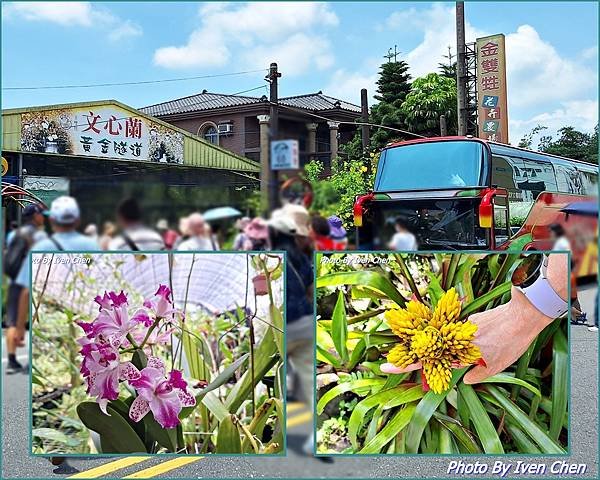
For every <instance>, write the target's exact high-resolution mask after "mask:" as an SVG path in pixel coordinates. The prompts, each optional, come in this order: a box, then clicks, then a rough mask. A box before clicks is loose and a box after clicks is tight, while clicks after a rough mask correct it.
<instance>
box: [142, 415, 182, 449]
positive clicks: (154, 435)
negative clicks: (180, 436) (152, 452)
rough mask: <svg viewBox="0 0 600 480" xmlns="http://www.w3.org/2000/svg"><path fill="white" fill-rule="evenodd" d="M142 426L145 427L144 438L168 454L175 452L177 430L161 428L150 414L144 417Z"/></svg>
mask: <svg viewBox="0 0 600 480" xmlns="http://www.w3.org/2000/svg"><path fill="white" fill-rule="evenodd" d="M144 426H145V427H146V438H147V439H148V440H150V439H152V440H154V441H155V442H156V443H158V444H159V445H160V446H161V447H165V448H166V449H167V450H168V451H169V452H176V451H177V429H176V428H163V427H161V426H160V424H159V423H158V422H157V421H156V420H155V419H154V416H153V415H152V414H151V413H148V414H147V415H146V416H145V417H144Z"/></svg>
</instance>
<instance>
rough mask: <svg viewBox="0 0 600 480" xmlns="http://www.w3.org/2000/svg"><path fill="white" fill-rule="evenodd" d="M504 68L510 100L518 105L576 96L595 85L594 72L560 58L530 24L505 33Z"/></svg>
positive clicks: (531, 104)
mask: <svg viewBox="0 0 600 480" xmlns="http://www.w3.org/2000/svg"><path fill="white" fill-rule="evenodd" d="M506 68H507V78H508V95H509V99H510V103H512V104H514V105H515V106H518V107H519V108H523V107H527V106H542V105H544V104H548V103H554V102H561V101H568V100H573V99H577V98H580V95H581V94H582V92H586V93H587V94H589V93H591V91H592V90H595V89H596V88H597V87H596V85H597V79H598V77H597V74H596V72H594V71H593V70H591V69H590V68H588V67H586V66H585V65H583V64H581V63H578V62H576V61H575V60H570V59H568V58H563V57H561V56H560V55H559V54H558V52H557V51H556V49H555V48H554V47H553V46H552V45H550V44H549V43H548V42H545V41H544V40H542V39H541V38H540V36H539V34H538V33H537V31H536V30H535V29H534V28H533V27H532V26H530V25H521V26H520V27H519V28H518V29H517V31H516V32H515V33H510V34H508V35H507V36H506Z"/></svg>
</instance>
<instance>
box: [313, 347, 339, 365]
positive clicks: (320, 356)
mask: <svg viewBox="0 0 600 480" xmlns="http://www.w3.org/2000/svg"><path fill="white" fill-rule="evenodd" d="M317 360H318V361H319V362H324V363H328V364H329V365H333V366H334V367H335V368H341V366H342V363H341V362H340V361H339V360H338V358H337V357H336V356H335V355H334V354H333V353H331V352H328V351H327V350H325V349H324V348H323V347H321V346H319V345H317Z"/></svg>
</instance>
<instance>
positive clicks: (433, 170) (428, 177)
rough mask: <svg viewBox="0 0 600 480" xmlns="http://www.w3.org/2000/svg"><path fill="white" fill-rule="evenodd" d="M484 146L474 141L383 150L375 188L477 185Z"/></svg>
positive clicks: (404, 188)
mask: <svg viewBox="0 0 600 480" xmlns="http://www.w3.org/2000/svg"><path fill="white" fill-rule="evenodd" d="M482 160H483V145H482V144H481V143H479V142H473V141H460V140H457V141H441V142H425V143H416V144H413V145H402V146H399V147H395V148H388V149H386V150H384V151H383V153H382V155H381V159H380V160H379V167H378V171H377V178H376V180H375V190H376V191H378V192H397V191H402V190H427V189H434V188H461V187H474V186H479V185H480V184H481V182H482V179H481V176H482V175H481V166H482Z"/></svg>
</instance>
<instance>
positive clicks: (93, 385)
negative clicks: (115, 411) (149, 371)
mask: <svg viewBox="0 0 600 480" xmlns="http://www.w3.org/2000/svg"><path fill="white" fill-rule="evenodd" d="M81 354H82V355H83V361H82V362H81V369H80V371H81V374H82V375H83V376H84V378H86V380H87V393H88V394H89V395H91V396H94V397H96V401H97V402H98V404H99V405H100V409H101V410H102V411H103V412H104V413H105V414H107V415H108V412H107V411H106V406H107V404H108V401H109V400H116V399H117V398H119V380H128V381H135V380H136V379H138V378H140V376H141V374H140V371H139V370H138V369H137V368H136V367H135V365H133V363H131V362H121V361H120V358H119V351H118V350H117V349H116V348H115V347H114V346H113V345H110V344H107V343H105V344H98V343H93V342H89V343H85V344H84V345H83V346H82V348H81Z"/></svg>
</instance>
